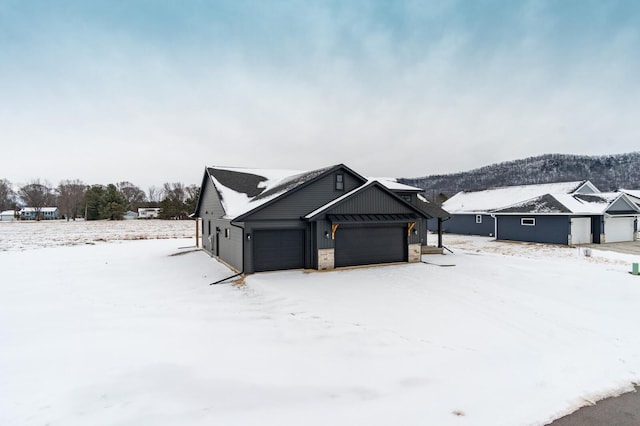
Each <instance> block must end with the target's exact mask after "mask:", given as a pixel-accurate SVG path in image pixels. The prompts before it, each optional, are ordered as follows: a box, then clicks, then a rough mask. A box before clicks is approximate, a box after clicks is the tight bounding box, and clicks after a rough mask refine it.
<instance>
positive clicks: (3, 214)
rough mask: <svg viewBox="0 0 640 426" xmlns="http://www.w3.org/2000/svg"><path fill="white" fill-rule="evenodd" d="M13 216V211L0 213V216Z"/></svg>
mask: <svg viewBox="0 0 640 426" xmlns="http://www.w3.org/2000/svg"><path fill="white" fill-rule="evenodd" d="M14 214H16V212H15V211H13V210H4V211H2V212H0V216H9V215H11V216H13V215H14Z"/></svg>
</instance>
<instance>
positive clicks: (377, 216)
mask: <svg viewBox="0 0 640 426" xmlns="http://www.w3.org/2000/svg"><path fill="white" fill-rule="evenodd" d="M420 192H421V190H420V189H419V188H414V187H411V186H407V185H403V184H399V183H397V182H390V181H386V180H372V179H367V178H365V177H363V176H361V175H360V174H358V173H356V172H355V171H353V170H351V169H350V168H348V167H347V166H345V165H343V164H338V165H335V166H330V167H325V168H321V169H317V170H312V171H306V172H298V171H279V170H256V169H241V168H231V167H207V168H205V171H204V176H203V179H202V185H201V189H200V197H199V199H198V204H197V207H196V212H195V216H196V217H198V218H200V219H201V220H202V226H203V249H204V250H206V251H207V252H208V253H209V254H210V255H212V256H214V257H216V258H217V259H219V260H220V261H222V262H224V263H226V264H227V265H228V266H230V267H231V268H233V269H234V270H236V271H239V272H243V273H254V272H261V271H274V270H284V269H302V268H305V269H318V270H330V269H334V268H338V267H345V266H355V265H370V264H379V263H391V262H418V261H420V253H421V246H422V244H423V242H425V240H426V238H425V237H426V220H427V219H429V218H431V217H433V216H431V215H430V214H429V213H427V212H426V210H425V209H424V208H421V204H420V200H419V198H418V196H419V193H420Z"/></svg>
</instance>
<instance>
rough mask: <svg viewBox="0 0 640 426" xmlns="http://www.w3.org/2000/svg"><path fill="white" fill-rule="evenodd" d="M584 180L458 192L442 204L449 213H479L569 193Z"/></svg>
mask: <svg viewBox="0 0 640 426" xmlns="http://www.w3.org/2000/svg"><path fill="white" fill-rule="evenodd" d="M583 184H584V181H576V182H557V183H546V184H539V185H520V186H505V187H500V188H492V189H487V190H484V191H474V192H464V191H462V192H459V193H457V194H456V195H454V196H453V197H451V198H449V199H448V200H447V201H445V202H444V203H443V204H442V208H443V209H445V210H446V211H448V212H449V213H480V212H488V211H491V210H497V209H501V208H504V207H508V206H513V205H514V204H515V203H520V202H524V201H526V200H531V199H533V198H535V197H539V196H542V195H545V194H571V193H573V192H575V191H576V190H577V189H578V188H580V187H581V186H582V185H583Z"/></svg>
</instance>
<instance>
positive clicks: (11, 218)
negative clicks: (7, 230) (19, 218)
mask: <svg viewBox="0 0 640 426" xmlns="http://www.w3.org/2000/svg"><path fill="white" fill-rule="evenodd" d="M15 220H16V212H15V211H13V210H5V211H3V212H0V222H15Z"/></svg>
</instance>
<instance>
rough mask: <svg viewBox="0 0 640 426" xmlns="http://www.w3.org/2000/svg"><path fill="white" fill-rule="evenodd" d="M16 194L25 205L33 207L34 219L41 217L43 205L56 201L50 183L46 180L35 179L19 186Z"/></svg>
mask: <svg viewBox="0 0 640 426" xmlns="http://www.w3.org/2000/svg"><path fill="white" fill-rule="evenodd" d="M18 195H19V196H20V198H21V199H22V202H23V203H24V204H26V206H27V207H32V208H33V209H34V211H35V215H36V220H40V219H41V215H42V208H43V207H46V206H51V205H53V204H55V202H56V196H55V194H54V193H53V190H52V189H51V184H50V183H49V182H47V181H40V179H35V180H33V181H31V182H29V183H27V184H26V185H24V186H22V187H20V190H19V191H18Z"/></svg>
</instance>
